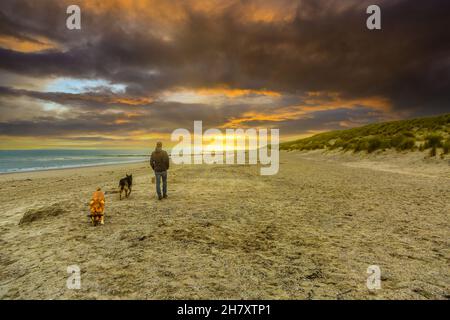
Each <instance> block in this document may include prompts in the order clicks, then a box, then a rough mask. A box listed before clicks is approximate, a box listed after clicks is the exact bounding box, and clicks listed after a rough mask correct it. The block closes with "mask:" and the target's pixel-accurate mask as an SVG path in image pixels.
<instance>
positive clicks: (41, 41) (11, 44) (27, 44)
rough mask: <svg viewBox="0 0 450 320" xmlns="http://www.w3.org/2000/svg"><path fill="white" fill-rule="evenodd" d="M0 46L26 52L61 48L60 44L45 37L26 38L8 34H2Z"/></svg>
mask: <svg viewBox="0 0 450 320" xmlns="http://www.w3.org/2000/svg"><path fill="white" fill-rule="evenodd" d="M0 47H2V48H5V49H9V50H14V51H19V52H25V53H29V52H39V51H43V50H49V49H59V45H57V44H56V43H54V42H52V41H50V40H48V39H46V38H43V37H38V38H35V39H30V40H26V39H19V38H15V37H11V36H6V35H3V36H0Z"/></svg>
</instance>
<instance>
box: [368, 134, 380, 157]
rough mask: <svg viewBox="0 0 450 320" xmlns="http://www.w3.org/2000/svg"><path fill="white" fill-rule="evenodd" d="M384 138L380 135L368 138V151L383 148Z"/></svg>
mask: <svg viewBox="0 0 450 320" xmlns="http://www.w3.org/2000/svg"><path fill="white" fill-rule="evenodd" d="M382 145H383V140H382V139H381V138H380V137H372V138H369V139H368V140H367V152H368V153H372V152H374V151H376V150H378V149H381V147H382Z"/></svg>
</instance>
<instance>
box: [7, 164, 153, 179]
mask: <svg viewBox="0 0 450 320" xmlns="http://www.w3.org/2000/svg"><path fill="white" fill-rule="evenodd" d="M146 162H147V160H139V161H130V162H117V163H100V164H92V165H90V164H88V165H81V166H69V167H60V168H48V169H36V170H25V171H14V172H0V177H3V176H11V175H23V174H33V173H43V172H44V173H45V172H58V171H64V170H67V171H69V170H79V169H91V168H101V167H112V166H123V165H133V164H139V163H146Z"/></svg>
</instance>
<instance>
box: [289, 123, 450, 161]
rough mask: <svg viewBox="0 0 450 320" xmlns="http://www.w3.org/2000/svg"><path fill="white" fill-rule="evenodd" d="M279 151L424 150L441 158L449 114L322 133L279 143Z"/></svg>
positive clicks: (449, 142)
mask: <svg viewBox="0 0 450 320" xmlns="http://www.w3.org/2000/svg"><path fill="white" fill-rule="evenodd" d="M280 149H282V150H316V149H326V150H342V151H353V152H360V151H364V152H368V153H372V152H375V151H377V150H387V149H395V150H398V151H406V150H412V151H414V150H419V151H425V150H427V152H428V153H429V155H430V156H432V157H434V156H437V155H439V156H441V157H443V156H444V155H447V154H449V152H450V114H446V115H441V116H436V117H427V118H418V119H411V120H400V121H391V122H383V123H375V124H369V125H366V126H363V127H359V128H352V129H347V130H337V131H330V132H324V133H320V134H317V135H314V136H312V137H309V138H305V139H299V140H295V141H290V142H285V143H282V144H280Z"/></svg>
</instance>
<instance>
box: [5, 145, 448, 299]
mask: <svg viewBox="0 0 450 320" xmlns="http://www.w3.org/2000/svg"><path fill="white" fill-rule="evenodd" d="M402 159H407V160H402ZM417 159H419V158H417ZM417 159H416V158H414V156H408V155H401V156H391V157H382V156H380V157H378V158H367V157H365V158H364V159H362V158H357V157H356V158H355V156H346V155H338V154H328V155H323V154H321V153H318V152H315V153H314V152H313V153H300V152H291V153H284V152H283V153H282V154H281V166H280V172H279V174H278V175H275V176H265V177H264V176H260V175H259V170H258V168H257V167H255V166H216V165H212V166H211V165H210V166H208V165H192V166H187V165H186V166H173V168H171V170H170V172H169V199H167V200H163V201H161V202H159V201H157V200H156V197H155V194H154V185H153V184H152V183H151V177H152V173H151V171H150V169H149V168H148V165H147V164H146V163H139V164H127V165H115V166H104V167H94V168H82V169H68V170H54V171H44V172H34V173H22V174H8V175H1V176H0V182H1V193H0V203H1V205H0V208H1V210H0V232H1V234H0V248H1V251H0V298H2V299H22V298H27V299H28V298H30V299H127V298H131V299H134V298H137V299H178V298H194V299H197V298H203V299H231V298H233V299H241V298H243V299H260V298H265V299H267V298H274V299H320V298H325V299H380V298H386V299H427V298H434V299H449V297H450V269H449V265H450V264H449V259H450V233H449V232H450V228H449V212H450V201H449V200H450V198H449V190H450V174H449V173H450V171H449V165H448V163H446V162H445V161H436V163H435V162H433V161H428V162H427V161H423V156H422V157H421V158H420V159H421V160H417ZM126 173H132V174H133V177H134V190H133V193H132V194H131V197H130V198H129V199H125V200H122V201H119V195H118V194H117V193H108V194H107V196H106V199H107V203H106V219H105V222H106V224H105V225H104V226H98V227H93V226H91V225H90V224H89V222H88V218H87V217H86V215H87V213H88V206H87V204H88V202H89V199H90V196H91V194H92V192H93V191H94V190H95V188H96V187H97V186H101V187H103V190H106V191H114V190H117V185H118V181H119V179H120V178H122V177H123V176H125V174H126ZM21 220H22V223H21V224H19V222H20V221H21ZM74 264H76V265H79V266H80V268H81V272H82V274H81V289H80V290H69V289H67V288H66V280H67V277H68V274H67V266H69V265H74ZM369 265H379V266H380V268H381V271H382V276H381V279H382V288H381V289H380V290H376V291H373V292H372V291H369V290H368V289H367V287H366V279H367V276H368V275H367V274H366V272H367V267H368V266H369Z"/></svg>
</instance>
